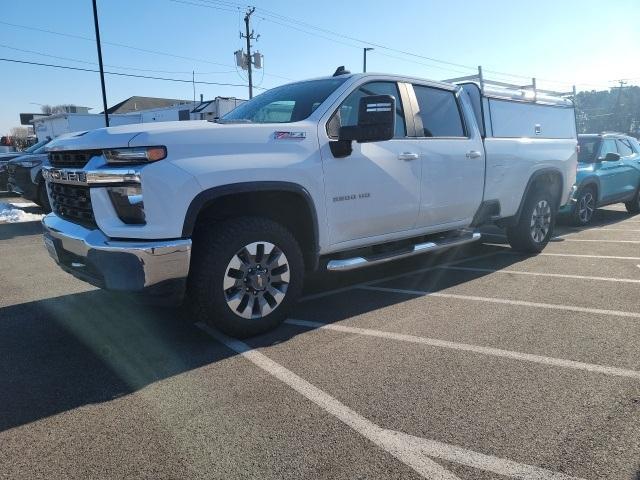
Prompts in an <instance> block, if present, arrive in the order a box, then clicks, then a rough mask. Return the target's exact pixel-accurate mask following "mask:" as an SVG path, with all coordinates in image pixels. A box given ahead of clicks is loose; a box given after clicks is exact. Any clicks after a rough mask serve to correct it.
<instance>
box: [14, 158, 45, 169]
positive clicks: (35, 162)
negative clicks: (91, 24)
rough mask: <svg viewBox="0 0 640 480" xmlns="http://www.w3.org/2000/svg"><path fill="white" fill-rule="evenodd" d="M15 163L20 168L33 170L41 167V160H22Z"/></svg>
mask: <svg viewBox="0 0 640 480" xmlns="http://www.w3.org/2000/svg"><path fill="white" fill-rule="evenodd" d="M16 163H17V164H18V165H19V166H21V167H25V168H33V167H37V166H38V165H42V160H22V161H20V162H16Z"/></svg>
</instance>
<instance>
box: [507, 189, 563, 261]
mask: <svg viewBox="0 0 640 480" xmlns="http://www.w3.org/2000/svg"><path fill="white" fill-rule="evenodd" d="M555 220H556V202H555V199H554V198H553V195H552V194H551V193H550V192H549V191H548V190H546V189H536V190H534V191H533V192H531V193H530V194H529V195H528V196H527V198H526V200H525V203H524V206H523V208H522V212H521V213H520V218H519V219H518V223H517V224H516V225H513V226H511V227H508V228H507V239H508V240H509V244H510V245H511V248H513V249H514V250H518V251H520V252H527V253H538V252H541V251H542V249H543V248H544V247H545V246H546V245H547V243H549V240H550V239H551V235H552V234H553V227H554V225H555Z"/></svg>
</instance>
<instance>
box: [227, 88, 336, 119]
mask: <svg viewBox="0 0 640 480" xmlns="http://www.w3.org/2000/svg"><path fill="white" fill-rule="evenodd" d="M345 80H346V79H345V78H344V77H343V78H330V79H324V80H310V81H307V82H298V83H292V84H289V85H283V86H281V87H276V88H273V89H271V90H268V91H266V92H264V93H262V94H260V95H258V96H257V97H255V98H254V99H252V100H249V101H248V102H245V103H243V104H242V105H240V106H239V107H237V108H235V109H234V110H232V111H231V112H229V113H228V114H227V115H225V116H224V117H222V118H221V119H220V120H219V122H220V123H288V122H298V121H300V120H304V119H305V118H307V117H308V116H309V115H311V114H312V113H313V111H314V110H315V109H316V108H318V106H319V105H320V104H321V103H322V102H324V101H325V100H326V99H327V97H328V96H329V95H331V94H332V93H333V92H334V91H335V90H336V88H338V87H339V86H340V85H342V84H343V83H344V81H345Z"/></svg>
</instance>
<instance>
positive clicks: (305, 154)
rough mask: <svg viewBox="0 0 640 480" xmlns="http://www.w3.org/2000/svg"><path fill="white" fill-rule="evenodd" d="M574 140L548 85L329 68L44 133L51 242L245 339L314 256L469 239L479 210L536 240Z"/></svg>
mask: <svg viewBox="0 0 640 480" xmlns="http://www.w3.org/2000/svg"><path fill="white" fill-rule="evenodd" d="M576 145H577V141H576V125H575V116H574V110H573V104H572V103H571V101H569V100H566V99H563V98H560V97H557V96H556V97H554V96H549V95H543V94H542V93H540V92H536V91H532V90H526V89H508V88H499V87H490V86H489V85H488V84H483V82H482V81H480V82H479V83H473V82H471V83H467V84H464V85H455V84H451V83H442V82H432V81H426V80H421V79H416V78H409V77H403V76H396V75H381V74H353V75H352V74H349V73H348V72H345V71H341V70H340V69H339V70H338V71H337V72H336V74H334V76H332V77H326V78H320V79H315V80H308V81H301V82H296V83H291V84H288V85H284V86H281V87H277V88H274V89H272V90H269V91H267V92H266V93H263V94H262V95H260V96H258V97H256V98H254V99H253V100H251V101H249V102H247V103H245V104H243V105H241V106H239V107H238V108H236V109H235V110H233V111H232V112H230V113H229V114H227V115H226V116H224V117H223V118H222V119H220V120H219V121H218V122H217V123H211V122H207V121H194V122H166V123H156V124H144V125H126V126H120V127H113V128H102V129H98V130H93V131H89V132H82V133H78V134H75V135H69V136H67V137H65V138H60V139H57V140H54V141H53V142H51V144H50V145H49V148H48V150H49V152H50V154H49V159H50V164H51V167H49V168H47V169H46V171H45V173H44V174H45V177H46V179H47V187H48V193H49V196H50V201H51V205H52V208H53V213H51V214H49V215H47V216H46V217H45V218H44V220H43V224H44V231H45V232H44V240H45V244H46V246H47V248H48V250H49V252H50V254H51V256H52V257H53V258H54V259H55V260H56V262H57V263H58V264H59V265H60V267H62V268H63V269H64V270H66V271H67V272H69V273H71V274H73V275H75V276H76V277H79V278H81V279H84V280H86V281H88V282H90V283H92V284H94V285H97V286H100V287H103V288H107V289H113V290H126V291H132V292H146V293H150V294H156V295H161V296H164V297H166V296H168V295H171V296H173V297H175V298H177V299H184V300H185V301H186V302H187V303H188V304H189V305H191V306H192V307H193V308H194V311H195V312H196V315H195V317H196V318H197V319H200V320H204V321H206V322H209V323H211V324H213V325H214V326H216V327H218V328H220V329H221V330H223V331H224V332H226V333H228V334H231V335H234V336H239V337H245V336H250V335H254V334H257V333H260V332H264V331H266V330H268V329H271V328H273V327H275V326H276V325H278V324H279V323H280V322H281V321H282V320H283V319H284V318H285V316H286V315H287V313H288V312H289V310H290V308H291V307H292V305H293V304H294V303H295V301H296V299H297V298H298V297H299V295H300V293H301V291H302V284H303V277H304V275H305V272H308V271H312V270H315V269H318V268H327V269H329V270H332V271H345V270H351V269H355V268H360V267H365V266H367V265H374V264H379V263H381V262H386V261H389V260H393V259H396V258H400V257H406V256H409V255H415V254H419V253H424V252H430V251H435V250H439V249H443V248H450V247H452V246H458V245H462V244H465V243H469V242H472V241H474V240H477V239H478V238H479V236H480V235H479V234H478V233H476V232H474V228H475V227H476V226H478V225H481V224H483V223H489V222H492V223H497V224H498V225H500V226H503V227H506V229H507V236H508V239H509V242H510V244H511V245H512V247H513V248H515V249H518V250H521V251H526V252H538V251H540V250H542V249H543V248H544V246H545V245H546V244H547V242H548V241H549V239H550V237H551V235H552V231H553V227H554V220H555V215H556V211H557V209H558V208H559V207H560V206H561V205H563V204H565V203H566V202H568V201H569V198H570V192H571V189H572V187H573V184H574V181H575V174H576V165H577V163H576V162H577V159H576V158H577V155H576Z"/></svg>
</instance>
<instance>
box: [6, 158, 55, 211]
mask: <svg viewBox="0 0 640 480" xmlns="http://www.w3.org/2000/svg"><path fill="white" fill-rule="evenodd" d="M42 148H43V149H44V147H42ZM45 165H48V158H47V154H46V153H35V154H34V153H32V154H30V155H23V156H21V157H18V158H14V159H13V160H11V161H9V162H8V163H7V171H8V174H9V178H8V182H7V183H8V188H9V190H10V191H12V192H15V193H17V194H19V195H21V196H23V197H24V198H26V199H27V200H31V201H32V202H35V203H36V204H38V205H39V206H41V207H42V208H43V210H44V211H45V212H46V213H49V212H50V211H51V206H50V205H49V196H48V195H47V186H46V184H45V181H44V178H43V177H42V167H43V166H45Z"/></svg>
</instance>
